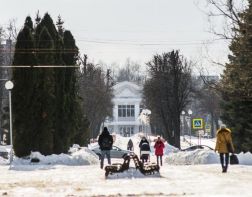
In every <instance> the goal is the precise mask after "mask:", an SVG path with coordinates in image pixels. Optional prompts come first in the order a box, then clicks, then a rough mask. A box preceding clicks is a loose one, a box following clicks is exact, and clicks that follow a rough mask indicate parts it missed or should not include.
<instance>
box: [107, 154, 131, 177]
mask: <svg viewBox="0 0 252 197" xmlns="http://www.w3.org/2000/svg"><path fill="white" fill-rule="evenodd" d="M129 164H130V156H129V155H126V156H125V157H124V162H123V164H121V163H113V164H112V165H109V166H106V167H105V176H106V177H107V176H108V175H109V174H113V173H120V172H123V171H125V170H128V169H129Z"/></svg>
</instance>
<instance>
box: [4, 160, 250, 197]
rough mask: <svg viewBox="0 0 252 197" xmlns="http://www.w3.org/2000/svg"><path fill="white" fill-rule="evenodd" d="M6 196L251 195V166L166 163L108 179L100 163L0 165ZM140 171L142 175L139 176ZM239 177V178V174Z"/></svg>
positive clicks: (247, 196)
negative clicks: (224, 168)
mask: <svg viewBox="0 0 252 197" xmlns="http://www.w3.org/2000/svg"><path fill="white" fill-rule="evenodd" d="M0 173H1V179H0V195H3V196H18V197H19V196H26V197H34V196H36V197H42V196H43V197H44V196H56V197H63V196H85V197H89V196H171V197H173V196H174V197H175V196H176V197H178V196H187V197H189V196H190V197H212V196H216V197H218V196H221V197H238V196H241V195H242V196H244V197H250V196H251V183H252V168H251V166H241V165H238V166H230V168H229V171H228V172H227V173H225V174H223V173H221V169H220V165H217V164H213V165H190V166H189V165H179V166H174V165H164V166H162V167H161V170H160V175H161V177H149V176H143V175H140V174H139V172H134V171H133V173H135V175H134V174H133V176H131V174H130V173H132V172H130V173H127V176H121V177H120V175H118V177H113V178H108V179H105V176H104V170H101V169H99V165H87V166H54V168H51V169H46V170H33V171H16V170H9V168H8V167H7V166H0ZM137 175H139V176H137ZM238 177H239V178H238Z"/></svg>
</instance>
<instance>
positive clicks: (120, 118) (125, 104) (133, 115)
mask: <svg viewBox="0 0 252 197" xmlns="http://www.w3.org/2000/svg"><path fill="white" fill-rule="evenodd" d="M113 93H114V98H113V104H114V107H113V118H111V119H107V120H106V121H105V122H104V126H107V127H108V129H109V131H110V133H117V134H121V135H122V136H131V135H133V134H136V133H139V132H147V131H148V133H149V131H150V128H149V126H148V125H144V123H143V122H142V121H141V119H139V115H140V113H141V111H142V110H143V105H142V86H139V85H137V84H135V83H133V82H129V81H124V82H120V83H117V84H116V85H115V86H114V87H113Z"/></svg>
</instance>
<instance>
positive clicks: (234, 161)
mask: <svg viewBox="0 0 252 197" xmlns="http://www.w3.org/2000/svg"><path fill="white" fill-rule="evenodd" d="M230 164H231V165H235V164H239V159H238V157H237V155H235V154H232V155H230Z"/></svg>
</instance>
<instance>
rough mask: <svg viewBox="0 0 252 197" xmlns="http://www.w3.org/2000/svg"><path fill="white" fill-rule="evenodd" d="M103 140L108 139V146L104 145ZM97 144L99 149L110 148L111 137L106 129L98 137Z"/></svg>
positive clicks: (111, 143)
mask: <svg viewBox="0 0 252 197" xmlns="http://www.w3.org/2000/svg"><path fill="white" fill-rule="evenodd" d="M105 141H108V143H109V145H108V147H105V146H104V143H105ZM98 144H99V146H100V149H101V150H111V149H112V145H113V137H112V135H110V134H109V132H108V131H107V130H104V131H103V132H102V134H101V135H100V136H99V138H98Z"/></svg>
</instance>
